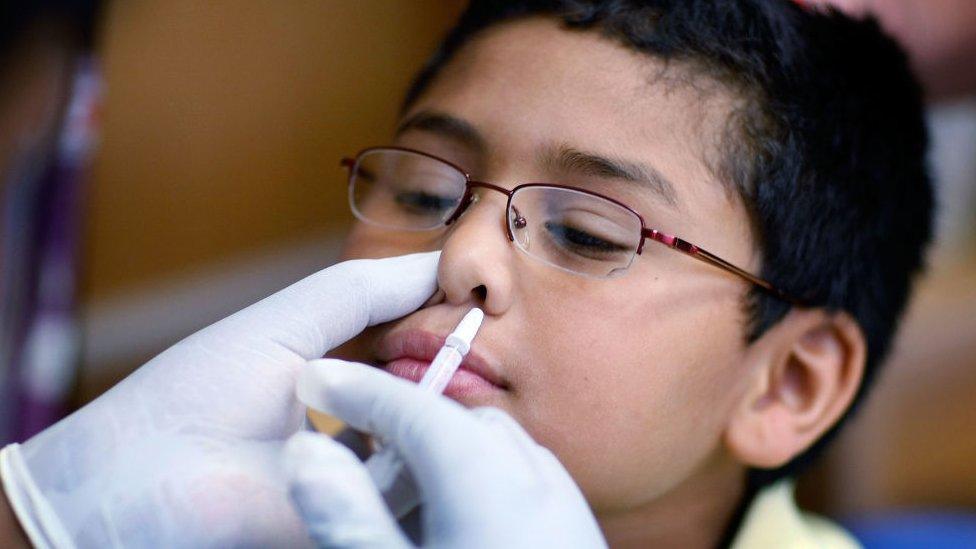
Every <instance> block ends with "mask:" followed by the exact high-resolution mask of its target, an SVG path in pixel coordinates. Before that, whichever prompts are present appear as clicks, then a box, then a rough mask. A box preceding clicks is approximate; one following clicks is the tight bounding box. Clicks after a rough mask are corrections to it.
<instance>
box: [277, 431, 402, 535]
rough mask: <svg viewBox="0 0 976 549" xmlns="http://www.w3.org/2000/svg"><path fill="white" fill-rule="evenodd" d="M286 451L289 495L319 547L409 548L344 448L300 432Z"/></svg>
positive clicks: (369, 481) (361, 467) (362, 468)
mask: <svg viewBox="0 0 976 549" xmlns="http://www.w3.org/2000/svg"><path fill="white" fill-rule="evenodd" d="M284 452H285V455H284V465H285V474H286V475H287V477H288V485H289V494H290V495H291V499H292V501H293V502H294V503H295V506H296V508H297V509H298V512H299V514H300V515H301V516H302V519H303V520H304V521H305V524H306V526H307V527H308V531H309V534H310V535H311V537H312V539H313V540H314V541H315V543H316V544H317V545H318V546H319V547H341V548H367V547H384V548H385V547H391V548H394V549H396V548H407V547H412V545H411V544H410V542H409V541H408V540H407V538H406V537H405V536H404V535H403V533H402V532H401V531H400V528H399V526H398V525H397V523H396V520H395V519H394V518H393V516H392V515H391V514H390V512H389V511H388V510H387V508H386V504H385V503H384V502H383V498H382V496H381V495H380V493H379V491H378V490H377V489H376V486H375V485H374V484H373V481H372V479H371V478H370V476H369V473H368V472H367V470H366V467H365V466H364V465H363V464H362V463H361V462H360V461H359V459H358V458H357V457H356V456H355V454H353V453H352V452H351V451H350V450H349V449H348V448H346V447H345V446H343V445H342V444H339V443H338V442H336V441H334V440H332V439H330V438H329V437H327V436H325V435H322V434H318V433H311V432H307V431H302V432H299V433H296V434H295V435H293V436H292V437H291V438H290V439H289V440H288V443H287V444H286V445H285V450H284Z"/></svg>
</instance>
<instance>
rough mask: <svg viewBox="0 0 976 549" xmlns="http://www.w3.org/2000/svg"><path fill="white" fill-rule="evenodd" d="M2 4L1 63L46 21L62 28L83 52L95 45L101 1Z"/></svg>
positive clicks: (29, 0) (42, 0) (19, 0)
mask: <svg viewBox="0 0 976 549" xmlns="http://www.w3.org/2000/svg"><path fill="white" fill-rule="evenodd" d="M0 4H2V5H0V65H2V64H4V62H6V61H8V57H9V56H10V55H13V54H15V50H16V48H17V47H18V46H19V45H20V43H21V42H22V41H23V40H24V39H25V38H27V35H28V34H29V33H30V32H32V31H35V30H37V27H38V26H39V25H41V24H44V23H55V24H57V25H59V28H58V30H59V31H60V32H63V33H65V34H66V38H68V40H69V43H70V44H71V45H72V47H76V48H78V49H79V50H80V51H87V50H90V49H91V48H92V47H93V45H94V42H95V30H96V27H97V21H98V16H99V14H100V11H101V2H100V1H99V0H7V1H5V2H2V3H0Z"/></svg>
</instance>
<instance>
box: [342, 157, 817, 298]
mask: <svg viewBox="0 0 976 549" xmlns="http://www.w3.org/2000/svg"><path fill="white" fill-rule="evenodd" d="M383 151H391V152H405V153H412V154H417V155H420V156H424V157H427V158H429V159H431V160H435V161H437V162H440V163H442V164H446V165H448V166H450V167H451V168H453V169H454V170H456V171H457V172H458V173H460V174H461V175H463V176H464V195H462V197H461V201H460V202H459V203H458V206H457V208H456V209H455V210H454V212H452V213H451V215H450V216H449V217H448V218H447V219H446V220H445V221H444V226H445V227H446V226H449V225H451V224H452V223H454V222H455V221H457V220H458V218H460V217H461V215H462V214H464V212H465V211H466V210H467V209H468V207H469V206H471V204H472V203H473V202H474V195H473V194H472V189H476V188H482V189H489V190H492V191H498V192H500V193H502V194H503V195H505V196H506V197H507V203H506V205H505V211H506V212H508V211H511V210H512V196H514V195H515V193H516V192H518V191H519V190H520V189H527V188H531V187H545V188H551V189H567V190H571V191H575V192H579V193H583V194H588V195H590V196H594V197H596V198H602V199H603V200H606V201H608V202H611V203H613V204H616V205H617V206H620V207H621V208H623V209H625V210H627V211H628V212H630V213H631V214H633V215H635V216H636V217H637V219H638V220H639V221H640V226H641V230H640V237H641V238H640V242H639V243H638V244H637V255H640V254H641V252H642V251H643V250H644V242H645V241H646V240H647V239H651V240H653V241H655V242H658V243H660V244H663V245H664V246H667V247H668V248H671V249H672V250H677V251H679V252H681V253H683V254H685V255H688V256H691V257H693V258H695V259H697V260H699V261H702V262H704V263H707V264H709V265H711V266H713V267H717V268H719V269H722V270H723V271H726V272H729V273H732V274H733V275H735V276H737V277H739V278H742V279H743V280H745V281H746V282H748V283H750V284H753V285H755V286H757V287H759V288H760V289H762V290H763V291H765V292H767V293H769V294H770V295H772V296H774V297H776V298H779V299H782V300H784V301H787V302H789V303H791V304H793V305H796V306H801V307H802V306H804V303H803V301H801V300H800V299H797V298H795V297H793V296H792V295H790V294H788V293H786V292H784V291H782V290H780V289H779V288H777V287H776V286H774V285H773V284H771V283H770V282H768V281H766V280H764V279H762V278H759V277H758V276H755V275H753V274H752V273H750V272H749V271H746V270H745V269H742V268H740V267H737V266H736V265H734V264H732V263H730V262H728V261H726V260H724V259H722V258H721V257H719V256H717V255H715V254H713V253H711V252H709V251H708V250H705V249H704V248H702V247H700V246H696V245H694V244H692V243H690V242H688V241H687V240H684V239H681V238H679V237H677V236H674V235H670V234H666V233H662V232H661V231H658V230H657V229H650V228H648V227H647V224H646V223H644V217H643V216H642V215H641V214H640V213H638V212H637V211H636V210H634V209H633V208H631V207H630V206H628V205H626V204H624V203H623V202H620V201H619V200H615V199H613V198H610V197H609V196H604V195H602V194H600V193H596V192H593V191H589V190H586V189H581V188H579V187H572V186H569V185H557V184H554V183H523V184H521V185H517V186H515V187H513V188H512V189H511V190H509V189H506V188H504V187H499V186H498V185H494V184H492V183H488V182H485V181H477V180H475V179H472V178H471V176H470V175H469V174H468V172H467V171H465V170H464V169H463V168H461V167H460V166H458V165H457V164H454V163H453V162H450V161H448V160H444V159H443V158H440V157H437V156H434V155H432V154H429V153H425V152H423V151H418V150H416V149H410V148H407V147H369V148H366V149H363V150H361V151H359V152H358V153H356V155H355V156H354V157H352V158H349V157H345V158H343V159H342V160H341V161H340V165H341V166H343V167H345V168H346V169H347V170H348V171H349V178H348V182H347V184H348V188H349V192H350V196H352V194H351V193H352V185H353V183H354V181H355V180H354V177H355V174H356V172H355V167H356V165H357V164H358V163H359V160H360V159H361V158H362V157H363V156H364V155H366V154H369V153H374V152H383ZM517 221H518V220H516V222H517ZM505 228H506V229H505V230H506V232H507V233H508V239H509V240H510V241H512V242H514V241H515V235H513V234H512V226H511V224H510V223H506V224H505ZM431 230H433V228H432V229H431Z"/></svg>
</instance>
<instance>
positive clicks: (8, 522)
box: [0, 486, 30, 548]
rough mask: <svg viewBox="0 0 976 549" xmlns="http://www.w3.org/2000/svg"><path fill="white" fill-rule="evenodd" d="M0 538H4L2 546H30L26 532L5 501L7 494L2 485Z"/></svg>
mask: <svg viewBox="0 0 976 549" xmlns="http://www.w3.org/2000/svg"><path fill="white" fill-rule="evenodd" d="M0 540H4V541H3V546H4V547H11V548H14V547H16V548H21V547H28V548H29V547H30V543H29V542H28V541H27V534H26V533H24V530H23V528H21V527H20V523H19V522H17V517H16V516H14V510H13V509H11V508H10V503H8V502H7V494H5V493H4V491H3V486H0ZM8 544H9V545H8Z"/></svg>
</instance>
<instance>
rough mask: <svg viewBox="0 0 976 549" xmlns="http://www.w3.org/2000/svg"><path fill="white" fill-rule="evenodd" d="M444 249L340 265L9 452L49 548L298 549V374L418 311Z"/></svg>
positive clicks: (193, 340) (22, 498)
mask: <svg viewBox="0 0 976 549" xmlns="http://www.w3.org/2000/svg"><path fill="white" fill-rule="evenodd" d="M437 259H438V253H437V252H434V253H428V254H418V255H412V256H404V257H398V258H391V259H383V260H360V261H349V262H345V263H340V264H338V265H335V266H333V267H330V268H328V269H325V270H323V271H321V272H319V273H317V274H315V275H312V276H310V277H308V278H306V279H304V280H302V281H300V282H298V283H296V284H294V285H292V286H291V287H289V288H287V289H285V290H283V291H281V292H279V293H277V294H274V295H272V296H270V297H268V298H266V299H264V300H263V301H261V302H259V303H257V304H255V305H252V306H251V307H249V308H247V309H244V310H243V311H241V312H239V313H237V314H234V315H232V316H230V317H228V318H226V319H224V320H222V321H220V322H218V323H216V324H214V325H212V326H210V327H209V328H206V329H204V330H202V331H200V332H198V333H196V334H194V335H192V336H190V337H188V338H186V339H185V340H183V341H181V342H180V343H178V344H176V345H174V346H173V347H171V348H170V349H168V350H167V351H165V352H164V353H162V354H161V355H159V356H158V357H156V358H155V359H153V360H152V361H150V362H149V363H147V364H146V365H145V366H143V367H142V368H140V369H139V370H137V371H136V372H135V373H133V374H132V375H131V376H129V377H128V378H126V379H125V380H123V381H122V382H121V383H119V384H118V385H117V386H115V387H114V388H112V389H111V390H110V391H108V392H107V393H105V394H104V395H103V396H101V397H99V398H98V399H97V400H95V401H93V402H92V403H90V404H89V405H87V406H85V407H84V408H82V409H81V410H79V411H77V412H75V413H74V414H72V415H71V416H69V417H68V418H66V419H64V420H62V421H61V422H59V423H58V424H56V425H54V426H53V427H51V428H49V429H47V430H46V431H44V432H42V433H40V434H38V435H37V436H35V437H34V438H32V439H30V440H29V441H27V442H26V443H24V444H23V445H21V446H18V445H11V446H8V447H7V448H5V449H4V451H3V453H2V454H0V465H2V477H3V483H4V489H5V490H6V493H7V496H8V498H9V499H10V501H11V505H12V507H13V508H14V511H15V513H16V514H17V516H18V519H19V520H20V522H21V523H22V524H23V526H24V528H25V530H26V531H27V532H28V535H29V537H30V538H31V540H32V541H33V542H34V544H35V545H38V546H41V547H49V546H54V547H71V546H79V547H112V546H116V547H119V546H125V547H146V546H152V547H186V546H192V547H201V546H221V547H226V546H241V545H251V546H265V547H267V546H278V547H280V546H293V545H303V544H304V545H308V544H309V543H310V540H309V539H308V535H307V533H306V532H305V529H304V526H303V525H302V523H301V521H300V519H299V517H298V515H297V514H296V513H295V511H294V508H293V507H292V506H291V504H290V502H289V500H288V496H287V486H286V484H285V478H284V475H283V472H282V471H281V448H282V446H283V444H284V442H285V440H286V439H287V438H288V436H289V435H291V434H293V433H294V432H296V431H297V430H298V429H299V428H300V426H301V424H302V419H303V414H304V407H303V406H301V405H300V404H299V403H298V402H297V401H296V399H295V396H294V395H295V381H296V378H297V375H298V373H299V371H300V369H301V368H302V366H304V365H305V363H306V362H307V361H308V360H310V359H315V358H319V357H321V356H322V355H323V354H325V352H326V351H328V350H329V349H331V348H332V347H335V346H337V345H339V344H341V343H343V342H344V341H346V340H348V339H349V338H351V337H353V336H354V335H356V334H358V333H359V332H360V331H362V330H363V329H364V328H365V327H366V326H367V325H370V324H376V323H380V322H385V321H389V320H392V319H394V318H397V317H400V316H403V315H405V314H407V313H409V312H410V311H413V310H415V309H417V308H418V307H420V306H421V305H422V304H423V302H424V301H425V300H427V299H428V298H429V297H430V296H431V295H432V294H433V292H434V290H435V288H436V268H437Z"/></svg>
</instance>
